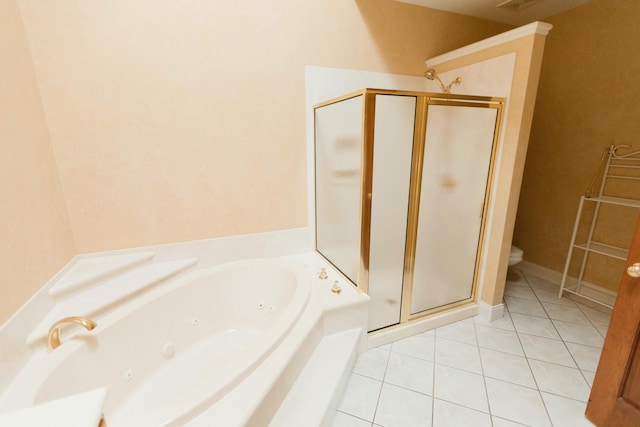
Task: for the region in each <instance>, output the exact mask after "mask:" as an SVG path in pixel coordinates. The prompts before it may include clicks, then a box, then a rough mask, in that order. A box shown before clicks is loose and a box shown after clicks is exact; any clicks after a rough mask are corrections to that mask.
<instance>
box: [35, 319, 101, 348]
mask: <svg viewBox="0 0 640 427" xmlns="http://www.w3.org/2000/svg"><path fill="white" fill-rule="evenodd" d="M67 323H76V324H78V325H81V326H83V327H84V328H85V329H86V330H87V331H90V330H92V329H93V328H95V327H96V326H98V324H97V323H96V322H94V321H93V320H91V319H88V318H86V317H80V316H71V317H65V318H64V319H60V320H58V321H57V322H56V323H54V324H53V325H52V326H51V328H49V336H48V337H47V349H48V350H49V351H53V350H55V349H56V348H58V347H59V346H60V328H61V327H62V325H65V324H67Z"/></svg>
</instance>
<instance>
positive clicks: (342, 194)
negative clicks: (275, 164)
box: [315, 94, 364, 283]
mask: <svg viewBox="0 0 640 427" xmlns="http://www.w3.org/2000/svg"><path fill="white" fill-rule="evenodd" d="M363 98H364V95H362V94H361V95H358V96H354V97H347V98H346V99H341V100H338V101H337V102H334V103H331V104H329V105H326V106H324V107H322V108H316V109H315V157H316V159H315V164H316V165H315V166H316V167H315V174H316V188H315V193H316V249H317V250H318V252H320V253H322V254H323V255H324V257H325V258H326V259H327V260H329V261H330V262H331V263H332V264H333V265H334V266H335V267H336V268H337V269H338V270H340V271H341V272H342V273H343V274H344V275H345V276H347V277H348V278H349V279H350V280H351V281H352V282H353V283H358V271H359V266H360V244H361V238H360V229H361V212H360V206H361V200H360V194H361V190H360V186H361V181H360V176H361V168H362V165H361V156H362V139H363V126H362V121H363V117H362V115H363V111H362V110H363V109H362V104H363Z"/></svg>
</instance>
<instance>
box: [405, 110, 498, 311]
mask: <svg viewBox="0 0 640 427" xmlns="http://www.w3.org/2000/svg"><path fill="white" fill-rule="evenodd" d="M425 104H426V105H425V109H426V111H425V113H424V122H425V123H424V132H423V133H422V135H420V137H421V140H417V138H418V135H416V138H414V159H413V161H414V164H417V163H419V165H418V166H417V167H416V169H415V170H416V171H418V173H416V174H415V175H414V172H413V170H414V169H413V167H412V176H411V179H412V182H411V187H410V201H409V206H410V208H409V209H410V211H409V219H408V223H409V224H408V225H407V248H406V251H405V275H404V280H403V285H402V296H403V298H402V307H401V315H400V319H401V320H400V321H401V323H403V322H408V321H411V320H415V319H421V318H424V317H426V316H429V315H431V314H434V313H439V312H441V311H442V310H444V309H447V308H455V307H458V306H460V305H463V304H467V303H470V302H475V301H476V299H477V290H478V279H479V277H478V276H479V267H480V263H481V261H482V258H483V256H484V246H485V234H486V230H485V229H486V226H487V216H488V215H487V213H488V209H487V207H488V204H489V201H490V200H491V194H492V187H493V174H494V170H495V162H496V153H497V150H498V145H499V141H500V130H501V129H500V128H501V126H502V114H503V105H504V103H502V102H500V103H492V104H481V103H469V102H458V101H454V102H450V101H444V102H443V101H439V100H432V99H426V102H425ZM431 105H445V106H462V107H474V108H495V109H496V119H495V123H494V131H493V141H492V143H491V156H490V161H489V170H488V172H487V181H486V182H487V184H486V190H485V195H484V202H483V205H482V220H481V225H480V233H479V234H478V248H477V251H476V259H475V265H474V271H473V279H472V285H471V295H470V297H469V298H466V299H463V300H461V301H458V302H453V303H450V304H446V305H443V306H440V307H434V308H432V309H427V310H423V311H420V312H416V313H411V302H412V299H411V298H412V294H413V280H414V269H415V251H416V244H417V239H418V219H419V206H420V195H421V188H420V187H421V184H422V168H423V161H424V151H425V146H426V140H425V138H426V123H427V118H428V113H429V111H428V110H429V106H431ZM416 114H417V113H416ZM416 143H419V144H420V146H419V147H418V149H416ZM416 156H417V157H418V158H417V159H416V158H415V157H416ZM414 180H415V181H416V182H414ZM405 295H406V297H405Z"/></svg>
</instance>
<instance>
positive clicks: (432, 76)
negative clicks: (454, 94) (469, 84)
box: [424, 68, 462, 93]
mask: <svg viewBox="0 0 640 427" xmlns="http://www.w3.org/2000/svg"><path fill="white" fill-rule="evenodd" d="M424 76H425V77H426V78H427V79H429V80H435V81H437V82H438V84H439V85H440V90H442V93H451V86H453V85H459V84H460V83H462V79H461V78H460V77H456V78H455V80H453V81H452V82H451V83H449V85H448V86H445V85H444V83H442V80H440V77H438V74H437V73H436V70H435V69H433V68H429V69H428V70H427V71H426V72H425V73H424Z"/></svg>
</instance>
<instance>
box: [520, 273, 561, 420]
mask: <svg viewBox="0 0 640 427" xmlns="http://www.w3.org/2000/svg"><path fill="white" fill-rule="evenodd" d="M520 276H521V277H522V278H523V279H524V281H525V282H526V283H527V285H528V286H529V288H530V289H531V291H532V292H533V294H534V295H535V297H536V300H537V301H538V303H540V299H539V298H538V295H537V294H536V293H535V292H534V291H533V288H532V287H531V284H530V283H529V279H527V276H526V275H525V274H524V273H523V272H522V271H520ZM540 305H542V304H540ZM542 309H543V310H544V306H542ZM544 311H545V313H546V312H547V311H546V310H544ZM547 314H548V313H547ZM511 321H512V322H513V319H512V320H511ZM551 324H553V322H551ZM553 327H554V328H555V325H554V326H553ZM513 328H514V329H516V325H515V323H514V324H513ZM556 332H557V331H556ZM516 336H517V337H518V342H519V343H520V347H522V353H524V357H525V360H526V361H527V366H528V367H529V372H530V373H531V377H533V382H534V383H535V384H536V388H537V392H538V396H540V401H541V402H542V406H543V407H544V410H545V412H546V414H547V419H548V420H549V423H550V425H551V426H553V419H552V418H551V414H550V413H549V408H547V402H545V401H544V398H543V397H542V391H541V390H540V384H538V379H537V378H536V374H535V373H534V372H533V368H532V367H531V362H530V361H529V357H527V353H526V352H525V351H524V346H523V345H522V340H521V339H520V334H519V333H518V330H517V329H516ZM558 336H559V337H560V338H562V336H561V335H560V333H559V332H558ZM562 342H563V344H564V340H563V341H562ZM564 345H565V347H566V344H564ZM567 351H568V349H567ZM572 357H573V356H572ZM534 360H535V359H534Z"/></svg>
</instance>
